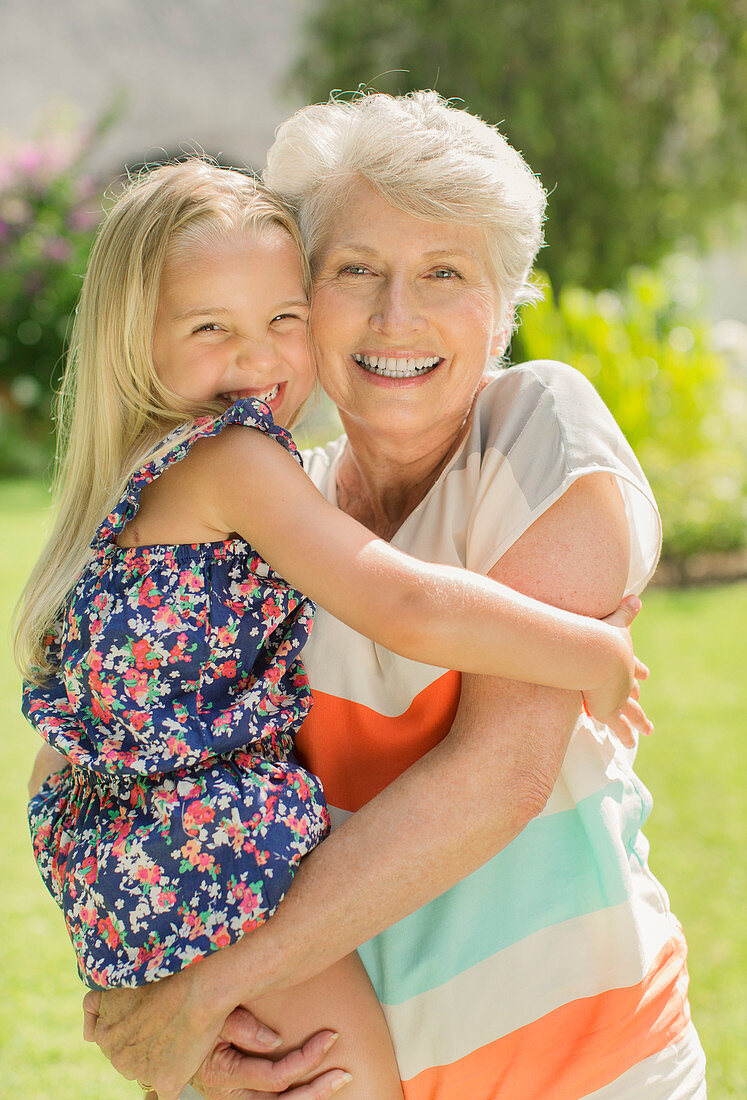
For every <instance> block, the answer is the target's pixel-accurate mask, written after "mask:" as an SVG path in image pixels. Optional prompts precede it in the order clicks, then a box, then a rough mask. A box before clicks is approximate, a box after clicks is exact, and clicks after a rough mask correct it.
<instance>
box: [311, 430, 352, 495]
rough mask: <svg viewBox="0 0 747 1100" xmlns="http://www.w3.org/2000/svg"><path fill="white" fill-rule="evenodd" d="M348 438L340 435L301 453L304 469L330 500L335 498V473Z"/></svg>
mask: <svg viewBox="0 0 747 1100" xmlns="http://www.w3.org/2000/svg"><path fill="white" fill-rule="evenodd" d="M346 442H347V436H345V435H340V436H338V437H337V439H332V440H330V442H329V443H325V444H323V445H321V446H319V447H311V448H309V449H308V450H304V451H302V452H301V456H302V458H303V464H304V469H305V470H306V473H307V474H308V475H309V477H310V478H311V480H312V481H313V482H314V484H315V485H316V487H317V489H318V490H319V492H320V493H321V494H322V496H324V497H326V498H327V499H328V500H332V499H333V498H334V497H335V492H334V485H335V477H334V471H335V468H336V466H337V463H338V461H339V459H340V455H341V454H342V452H343V450H344V449H345V444H346Z"/></svg>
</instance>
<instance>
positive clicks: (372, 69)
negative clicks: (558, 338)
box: [292, 0, 747, 289]
mask: <svg viewBox="0 0 747 1100" xmlns="http://www.w3.org/2000/svg"><path fill="white" fill-rule="evenodd" d="M310 8H311V10H310V13H309V15H308V16H307V21H306V37H305V46H304V48H303V54H302V56H301V57H300V59H299V60H298V62H297V65H296V67H295V70H294V73H293V75H292V80H293V82H294V84H295V86H296V87H297V88H298V89H299V90H301V91H302V93H303V94H304V95H305V96H307V97H308V98H309V99H313V100H319V99H325V98H326V97H327V96H328V94H329V91H330V89H332V88H337V89H355V88H358V87H359V85H361V82H363V83H364V84H367V83H368V82H370V83H371V84H372V85H373V86H375V87H376V89H377V90H379V91H387V92H393V93H394V92H407V91H412V90H413V89H416V88H428V87H435V88H436V89H437V90H438V91H439V92H440V93H441V94H442V95H444V96H446V97H450V96H454V97H459V98H460V99H461V100H462V101H463V102H464V105H465V106H466V107H467V109H468V110H470V111H472V112H474V113H476V114H478V115H480V116H481V117H482V118H484V119H485V120H486V121H488V122H495V123H500V124H501V129H502V130H503V132H505V134H506V136H507V137H508V139H509V141H511V143H512V144H514V145H515V146H516V147H517V148H519V149H521V150H522V151H523V153H524V154H525V156H526V158H527V160H528V161H529V163H530V164H531V166H532V168H533V169H534V171H536V172H537V173H538V175H539V176H540V178H541V179H542V182H543V184H544V185H545V187H546V188H547V189H548V191H551V192H552V198H551V213H550V219H549V222H548V228H547V241H548V245H549V247H548V249H547V250H546V251H545V252H544V253H543V254H542V265H543V267H544V268H545V269H546V270H547V271H548V273H549V275H550V278H551V280H552V283H553V286H554V287H555V288H556V289H557V288H560V287H561V286H562V285H563V284H565V283H571V284H574V285H582V286H588V287H591V288H593V289H600V288H602V287H605V286H616V285H618V284H619V283H620V282H621V281H622V280H623V277H624V275H625V271H626V270H627V268H628V267H629V266H630V265H631V264H633V263H646V264H651V263H654V262H655V261H657V260H658V259H659V258H660V257H661V256H663V255H665V254H666V253H667V252H669V251H671V249H672V247H673V243H674V242H675V241H676V240H678V239H679V238H680V237H682V236H683V235H687V236H689V237H690V238H692V239H693V240H695V241H702V240H703V238H704V236H705V234H706V233H707V231H708V228H709V225H710V223H711V221H712V218H713V216H714V215H715V214H720V213H722V212H723V211H724V210H725V208H727V207H728V206H729V205H730V204H731V203H732V202H734V201H735V200H736V199H738V198H739V196H740V195H743V194H744V179H745V175H747V113H746V112H745V103H747V0H666V2H665V3H651V0H597V2H596V3H588V0H563V2H562V3H561V2H560V0H554V2H553V0H509V2H497V3H486V2H485V0H374V2H373V3H369V4H361V3H360V2H359V0H317V2H316V3H314V4H313V5H310ZM502 120H503V121H502Z"/></svg>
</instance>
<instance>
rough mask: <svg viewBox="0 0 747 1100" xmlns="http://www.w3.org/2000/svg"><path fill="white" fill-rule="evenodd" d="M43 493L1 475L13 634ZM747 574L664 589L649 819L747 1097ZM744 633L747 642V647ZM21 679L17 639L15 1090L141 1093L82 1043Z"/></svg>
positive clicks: (74, 1094)
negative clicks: (39, 810) (37, 847)
mask: <svg viewBox="0 0 747 1100" xmlns="http://www.w3.org/2000/svg"><path fill="white" fill-rule="evenodd" d="M45 500H46V496H45V494H44V493H43V491H42V490H41V489H40V488H38V487H36V486H33V485H30V484H28V483H5V484H2V483H0V516H2V518H3V521H4V523H3V529H4V533H5V538H4V540H3V542H2V545H1V546H0V577H2V581H0V616H1V619H0V622H1V625H2V637H3V638H4V639H5V638H7V636H8V622H9V616H10V611H11V608H12V605H13V603H14V602H15V599H16V597H17V595H18V593H19V591H20V589H21V587H22V584H23V581H24V579H25V577H26V574H27V573H28V571H29V569H30V568H31V565H32V563H33V560H34V557H35V555H36V553H37V551H38V549H39V547H40V544H41V540H42V537H43V527H44V517H43V508H44V504H45ZM746 619H747V585H746V584H741V585H729V586H725V587H723V588H711V589H699V590H692V591H685V592H668V591H661V590H658V591H654V592H652V593H651V594H650V595H648V596H647V597H646V600H645V606H644V610H643V612H642V613H641V616H640V620H639V622H638V624H637V626H636V644H637V648H638V649H639V651H640V654H641V656H642V657H643V659H644V660H645V661H646V662H647V663H648V664H649V665H650V666H651V668H652V670H653V679H652V682H651V684H650V685H648V686H647V687H646V688H645V690H644V702H645V705H646V707H647V709H648V711H649V713H650V714H651V716H652V718H653V719H654V721H655V723H656V726H657V729H656V734H655V735H654V737H653V738H651V740H650V741H647V742H645V743H644V744H643V745H642V747H641V749H640V752H639V757H638V771H639V774H640V775H641V778H642V779H643V780H644V782H646V783H647V785H648V786H649V787H650V788H651V790H652V791H653V794H654V810H653V813H652V815H651V818H650V819H649V822H648V823H647V826H646V830H645V831H646V834H647V836H648V837H649V839H650V840H651V844H652V855H651V865H652V867H653V870H654V871H655V872H656V873H657V874H658V875H659V876H660V877H661V879H662V881H663V883H664V885H665V886H666V887H667V889H668V891H669V894H670V898H671V901H672V908H673V909H674V911H675V912H676V913H677V914H678V916H679V917H680V919H681V920H682V922H683V924H684V926H685V931H686V933H687V937H688V941H689V944H690V973H691V978H692V986H691V1000H692V1006H693V1017H694V1019H695V1022H696V1024H697V1026H698V1028H699V1030H700V1033H701V1038H702V1040H703V1045H704V1046H705V1048H706V1053H707V1055H708V1058H709V1067H710V1068H709V1096H710V1098H711V1100H731V1098H734V1100H737V1098H741V1097H743V1096H744V1095H747V1058H746V1057H745V1050H744V1035H745V1034H747V999H746V997H745V977H746V976H747V957H746V956H747V946H746V943H745V936H744V931H743V928H744V912H745V908H746V902H747V884H746V883H745V860H744V853H743V843H744V835H745V833H744V826H745V811H744V802H745V798H744V791H745V788H747V749H746V748H745V737H744V732H743V725H744V714H745V712H746V711H747V683H746V678H745V674H744V665H745V654H744V650H745V646H744V635H745V620H746ZM740 639H741V645H740ZM18 694H19V687H18V680H17V676H16V673H15V669H14V667H13V664H12V660H11V658H10V655H9V652H8V649H7V646H6V647H5V648H4V651H3V654H2V659H0V718H1V720H2V729H3V731H4V748H5V766H4V767H3V769H2V772H0V805H2V815H3V817H2V821H3V830H2V835H3V845H2V846H0V875H1V876H2V882H3V889H2V893H1V895H0V927H2V928H3V932H4V936H5V947H4V950H3V966H2V977H0V1080H1V1081H2V1082H3V1084H2V1095H3V1097H6V1096H7V1097H8V1098H11V1097H12V1098H18V1100H50V1098H53V1100H100V1098H101V1097H106V1098H107V1100H127V1098H130V1100H134V1097H136V1096H137V1095H140V1094H139V1092H138V1090H137V1087H136V1086H135V1085H134V1084H133V1083H130V1082H126V1081H123V1080H121V1079H120V1078H118V1077H117V1075H116V1074H115V1073H114V1071H113V1070H112V1069H111V1068H110V1067H109V1066H108V1065H107V1064H106V1062H105V1061H104V1059H103V1056H102V1055H101V1054H100V1053H99V1052H98V1050H97V1049H96V1048H94V1047H91V1046H88V1045H87V1044H84V1043H83V1042H82V1039H81V1011H80V999H81V991H82V987H81V986H80V983H79V982H78V979H77V977H76V973H75V965H74V962H73V957H72V951H71V948H70V946H69V944H68V941H67V937H66V934H65V931H64V927H63V923H62V919H61V917H60V914H59V911H58V910H57V908H56V906H55V905H54V903H53V902H52V900H51V898H50V897H49V896H48V895H47V893H46V891H45V889H44V888H43V886H42V884H41V881H40V880H39V877H38V875H37V872H36V869H35V867H34V865H33V861H32V859H31V854H30V845H29V842H28V836H27V833H26V822H25V784H26V777H27V775H28V772H29V770H30V766H31V761H32V758H33V756H34V753H35V751H36V742H35V736H34V735H33V734H32V732H31V731H30V729H29V728H28V727H27V726H26V725H25V723H24V721H23V719H22V718H21V715H20V713H19V709H18Z"/></svg>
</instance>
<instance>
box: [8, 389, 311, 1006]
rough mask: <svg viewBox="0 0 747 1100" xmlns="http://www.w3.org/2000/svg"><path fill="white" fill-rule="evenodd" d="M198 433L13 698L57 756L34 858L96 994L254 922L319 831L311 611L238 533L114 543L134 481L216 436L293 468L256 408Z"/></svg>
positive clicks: (79, 587) (120, 510) (210, 422)
mask: <svg viewBox="0 0 747 1100" xmlns="http://www.w3.org/2000/svg"><path fill="white" fill-rule="evenodd" d="M198 424H199V427H198V431H197V433H196V434H195V435H193V436H192V437H191V438H189V439H188V440H182V441H181V442H180V441H179V440H178V433H174V438H175V445H174V447H173V448H172V449H171V450H170V451H169V452H168V453H167V455H166V456H165V457H161V458H158V459H157V460H155V461H153V462H151V463H149V464H148V465H146V466H144V467H143V468H142V469H141V470H139V471H138V472H137V473H136V474H135V476H134V477H133V478H132V479H131V481H130V483H129V484H128V486H127V489H126V491H125V493H124V496H123V497H122V500H121V501H120V503H119V505H118V506H117V507H116V508H115V509H114V511H113V512H112V513H111V514H110V515H108V516H107V517H106V519H105V520H104V522H103V523H102V524H101V526H100V527H99V529H98V532H97V534H96V537H95V539H94V541H93V543H92V557H91V560H90V562H89V564H88V565H87V567H86V568H85V570H84V571H83V573H82V575H81V577H80V579H79V580H78V582H77V584H76V586H75V588H74V590H73V592H72V593H71V595H70V597H69V598H68V601H67V603H66V605H65V607H64V609H63V613H62V615H61V618H60V620H59V622H58V624H57V629H56V632H55V635H54V636H53V637H52V638H50V640H49V645H50V650H51V656H52V658H53V660H54V662H55V664H56V666H57V673H56V675H55V676H54V677H53V678H52V679H51V680H49V681H47V682H46V683H45V684H43V685H42V686H41V687H38V686H33V685H29V684H26V685H25V687H24V699H23V710H24V713H25V715H26V716H27V718H28V719H29V720H30V721H31V723H32V724H33V725H34V726H35V727H36V729H37V730H38V731H39V733H40V734H41V735H42V737H43V738H44V739H45V740H46V741H48V742H49V744H50V745H51V746H52V747H53V748H55V749H57V750H58V751H59V752H61V753H63V754H64V755H65V756H66V757H67V758H68V760H69V766H68V767H66V768H65V769H64V770H63V771H62V772H59V773H56V774H55V775H52V776H51V777H50V778H49V779H48V780H47V782H46V783H45V784H44V786H43V787H42V789H41V790H40V792H39V793H38V794H37V795H36V796H35V797H34V798H33V799H32V800H31V802H30V804H29V821H30V827H31V835H32V840H33V845H34V853H35V856H36V859H37V863H38V866H39V870H40V872H41V875H42V878H43V879H44V881H45V883H46V885H47V888H48V889H49V891H50V893H51V894H52V896H53V897H54V899H55V901H56V902H57V903H58V905H59V906H60V907H61V908H62V910H63V912H64V914H65V920H66V923H67V927H68V932H69V934H70V938H71V940H72V942H73V946H74V949H75V953H76V956H77V959H78V968H79V971H80V974H81V977H82V978H83V980H84V981H85V982H86V983H87V984H89V985H90V986H93V987H95V988H107V987H109V986H133V985H140V984H142V983H143V982H148V981H154V980H156V979H157V978H163V977H165V976H166V975H168V974H172V973H174V972H175V971H177V970H180V969H182V968H183V967H184V966H187V965H188V964H189V963H190V962H192V961H193V960H195V959H197V958H199V957H201V956H204V955H206V954H208V953H209V952H210V951H213V950H215V949H216V948H219V947H224V946H226V945H227V944H230V943H232V942H234V941H235V940H237V939H238V938H239V937H240V936H241V935H242V934H243V933H245V932H248V931H249V930H250V929H252V928H255V927H256V926H257V925H259V924H261V923H262V922H263V921H264V920H266V919H267V917H269V916H270V914H271V913H272V912H273V911H274V910H275V908H276V906H277V905H278V903H279V902H280V900H281V898H282V897H283V895H284V894H285V892H286V890H287V889H288V886H289V885H290V882H291V881H292V879H293V876H294V874H295V872H296V870H297V868H298V865H299V862H300V860H301V859H302V857H303V856H304V855H306V853H307V852H309V851H310V850H311V848H313V847H314V846H315V845H316V844H318V843H319V841H320V840H322V839H323V837H324V836H325V835H326V833H327V831H328V829H329V818H328V815H327V810H326V806H325V802H324V796H323V792H322V789H321V785H320V783H319V781H318V780H317V779H316V778H315V777H314V776H313V775H311V774H310V773H308V772H307V771H305V770H304V769H303V768H301V767H300V765H299V764H298V763H297V761H296V760H295V758H294V755H293V739H294V734H295V732H296V730H297V729H298V727H299V725H300V724H301V722H302V720H303V718H304V716H305V715H306V713H307V711H308V709H309V706H310V705H311V692H310V689H309V685H308V681H307V679H306V674H305V672H304V670H303V667H302V665H301V663H300V661H299V660H298V654H299V652H300V650H301V649H302V647H303V645H304V643H305V642H306V640H307V638H308V636H309V633H310V631H311V624H312V615H313V606H312V604H311V603H310V602H309V601H308V600H307V599H305V598H304V596H303V595H302V594H301V593H300V592H298V591H296V590H294V589H293V588H291V587H290V586H289V585H288V584H287V583H286V582H285V581H284V580H283V579H282V577H279V576H278V575H277V573H275V572H273V570H272V569H271V568H270V566H269V565H268V564H267V563H266V562H265V561H263V560H262V558H261V557H259V555H258V554H256V553H255V552H254V550H252V548H251V546H249V545H248V544H247V543H246V542H244V541H243V539H239V538H233V539H229V540H226V541H223V542H215V543H204V544H194V545H177V546H144V547H136V548H133V549H123V548H120V547H118V546H117V545H116V542H115V539H116V536H117V534H118V532H120V531H121V530H122V529H123V527H124V526H125V525H126V524H127V523H128V522H129V521H130V520H131V519H132V518H133V516H134V515H135V514H136V512H137V509H138V504H139V498H140V493H141V492H142V490H143V488H144V487H145V486H146V485H148V484H150V483H151V482H152V481H153V480H154V479H155V478H157V477H158V476H159V475H160V474H162V473H163V472H164V470H166V469H167V468H168V467H169V466H171V465H172V464H173V463H175V462H179V461H180V460H181V459H183V458H184V457H185V455H186V454H187V453H188V452H189V450H190V448H191V447H192V446H193V444H194V443H195V442H196V440H197V439H203V438H205V437H206V436H212V435H216V434H217V433H218V432H220V431H221V430H222V429H223V428H224V427H225V426H226V425H229V424H243V425H246V426H248V427H253V428H259V429H261V430H262V431H264V432H266V433H267V434H268V435H270V436H272V437H273V438H274V439H276V440H277V441H278V443H279V444H281V445H282V446H284V447H286V448H287V450H288V451H290V452H291V454H293V455H294V456H295V457H296V458H298V461H299V462H300V461H301V459H300V456H299V455H298V452H297V451H296V448H295V445H294V443H293V440H292V439H291V437H290V436H289V435H288V433H287V432H285V431H283V430H282V429H281V428H278V427H276V426H275V424H274V423H273V421H272V417H271V415H270V411H269V409H268V407H267V406H266V405H265V404H263V403H262V402H260V401H257V400H255V399H247V400H242V401H239V402H237V403H236V404H235V405H233V406H232V408H230V409H229V410H228V411H227V412H226V413H225V414H223V415H222V416H220V417H218V418H217V419H211V418H206V419H204V420H201V421H199V422H198ZM268 491H270V489H269V487H268Z"/></svg>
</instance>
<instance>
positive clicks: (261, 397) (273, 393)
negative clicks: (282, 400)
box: [256, 382, 280, 405]
mask: <svg viewBox="0 0 747 1100" xmlns="http://www.w3.org/2000/svg"><path fill="white" fill-rule="evenodd" d="M279 392H280V383H279V382H278V384H277V385H276V386H273V387H272V389H271V390H268V391H267V393H258V394H256V397H257V400H258V401H264V403H265V404H266V405H269V404H270V402H271V401H274V400H275V398H276V397H277V395H278V393H279Z"/></svg>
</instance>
